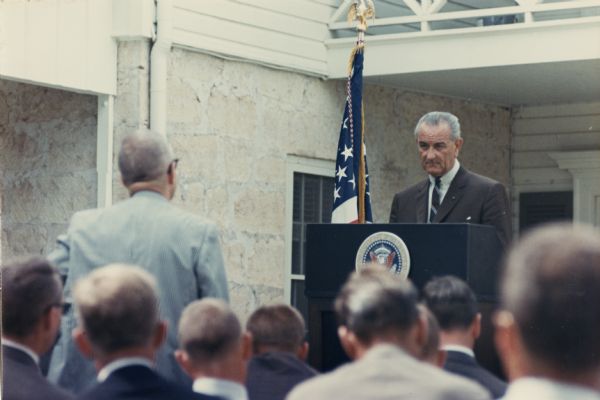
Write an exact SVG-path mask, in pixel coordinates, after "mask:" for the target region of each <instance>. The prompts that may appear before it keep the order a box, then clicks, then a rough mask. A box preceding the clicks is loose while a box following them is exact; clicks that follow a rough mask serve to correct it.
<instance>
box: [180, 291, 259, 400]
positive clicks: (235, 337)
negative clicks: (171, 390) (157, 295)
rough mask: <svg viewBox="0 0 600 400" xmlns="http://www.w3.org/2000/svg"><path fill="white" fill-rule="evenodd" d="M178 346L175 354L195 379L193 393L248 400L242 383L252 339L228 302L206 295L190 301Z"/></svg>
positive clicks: (181, 320) (227, 399) (182, 317)
mask: <svg viewBox="0 0 600 400" xmlns="http://www.w3.org/2000/svg"><path fill="white" fill-rule="evenodd" d="M179 347H180V348H179V349H178V350H177V351H176V352H175V357H176V359H177V361H178V362H179V365H181V368H183V370H184V371H185V372H186V373H187V374H188V375H189V376H190V377H191V378H192V379H194V384H193V390H194V391H195V392H197V393H202V394H206V395H211V396H217V397H221V398H223V399H226V400H248V393H247V391H246V388H245V387H244V382H245V381H246V364H247V362H248V358H249V357H250V354H251V339H250V336H249V335H247V334H245V333H243V332H242V328H241V326H240V322H239V321H238V319H237V317H236V315H235V314H234V312H233V311H232V310H231V308H230V307H229V306H228V305H227V303H225V302H224V301H222V300H219V299H214V298H206V299H202V300H197V301H194V302H192V303H191V304H189V305H188V306H187V307H186V308H185V309H184V310H183V313H182V314H181V318H180V320H179Z"/></svg>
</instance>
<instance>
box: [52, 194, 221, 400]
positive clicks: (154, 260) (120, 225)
mask: <svg viewBox="0 0 600 400" xmlns="http://www.w3.org/2000/svg"><path fill="white" fill-rule="evenodd" d="M58 243H59V246H58V248H57V250H55V251H54V252H53V253H52V254H50V256H49V258H50V260H51V261H53V262H54V263H55V264H56V265H57V266H58V267H59V269H60V270H61V273H63V274H66V281H65V289H64V297H65V301H66V302H67V303H70V302H71V301H72V290H73V286H74V284H75V282H76V281H77V280H78V279H79V278H81V277H83V276H85V275H87V274H88V273H89V272H91V271H92V270H93V269H94V268H97V267H100V266H104V265H106V264H109V263H115V262H119V263H129V264H134V265H138V266H140V267H142V268H144V269H145V270H147V271H149V272H150V273H152V274H153V275H154V276H155V278H156V280H157V282H158V289H159V296H160V311H161V317H162V318H163V319H165V320H166V321H167V322H168V333H167V340H166V343H165V344H164V345H163V346H162V348H161V350H160V351H159V353H158V355H157V369H158V371H159V372H160V373H161V374H162V375H164V376H165V377H167V378H169V379H171V380H175V381H179V382H182V383H190V385H191V381H190V380H188V378H187V377H186V376H185V374H184V373H183V371H181V369H180V368H179V366H178V365H177V362H176V361H175V358H174V356H173V352H174V350H175V349H176V348H177V324H178V321H179V317H180V315H181V312H182V310H183V309H184V308H185V306H186V305H188V304H189V303H191V302H192V301H194V300H196V299H200V298H203V297H218V298H222V299H225V300H228V297H229V296H228V289H227V280H226V275H225V269H224V266H223V257H222V253H221V248H220V246H219V240H218V233H217V230H216V228H215V226H214V225H212V224H209V223H206V222H204V221H203V220H201V219H200V217H198V216H196V215H194V214H191V213H189V212H186V211H183V210H181V209H179V208H177V207H175V206H174V205H172V204H171V203H169V201H168V200H167V199H165V198H164V197H163V196H162V195H160V194H159V193H156V192H151V191H141V192H137V193H135V194H134V195H133V196H132V197H131V198H129V199H127V200H125V201H122V202H120V203H117V204H115V205H113V206H112V207H108V208H104V209H94V210H86V211H81V212H78V213H76V214H75V215H74V216H73V218H72V219H71V223H70V225H69V228H68V231H67V234H66V235H65V236H61V237H60V238H59V240H58ZM75 326H76V320H75V308H74V307H69V309H68V311H67V312H66V314H65V315H64V316H63V320H62V326H61V337H60V339H59V341H58V343H57V345H56V346H55V348H54V351H53V353H52V359H51V361H50V369H49V372H48V378H49V379H50V380H51V381H53V382H56V383H57V384H59V385H60V386H62V387H65V388H67V389H69V390H71V391H73V392H76V393H79V392H81V391H82V390H84V389H85V388H88V387H90V386H91V385H92V384H94V383H95V382H96V371H95V369H94V367H93V364H92V362H91V361H89V360H86V359H84V358H83V357H82V356H81V355H80V353H79V352H78V351H77V349H76V347H75V345H74V343H73V341H72V339H71V332H72V330H73V328H75Z"/></svg>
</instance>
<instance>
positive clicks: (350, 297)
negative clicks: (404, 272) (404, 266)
mask: <svg viewBox="0 0 600 400" xmlns="http://www.w3.org/2000/svg"><path fill="white" fill-rule="evenodd" d="M417 301H418V293H417V289H416V288H415V287H414V286H413V284H412V283H411V282H410V281H408V280H402V279H401V278H399V277H397V276H395V275H393V274H391V273H389V272H388V271H387V270H383V269H380V268H375V266H370V267H367V268H365V269H363V270H362V271H361V272H358V273H354V274H352V275H351V276H350V278H349V279H348V281H347V282H346V283H345V284H344V286H343V287H342V289H341V291H340V293H339V295H338V296H337V298H336V300H335V311H336V314H337V317H338V322H339V323H340V325H344V326H345V327H346V328H348V330H350V331H351V332H353V333H354V334H355V335H356V337H357V338H358V339H359V340H361V341H362V342H363V343H369V342H371V341H372V339H374V338H377V337H380V335H386V334H390V333H393V334H398V335H403V334H405V333H407V331H408V330H409V328H411V327H412V326H413V325H414V324H415V322H416V321H417V319H418V318H419V311H418V309H417Z"/></svg>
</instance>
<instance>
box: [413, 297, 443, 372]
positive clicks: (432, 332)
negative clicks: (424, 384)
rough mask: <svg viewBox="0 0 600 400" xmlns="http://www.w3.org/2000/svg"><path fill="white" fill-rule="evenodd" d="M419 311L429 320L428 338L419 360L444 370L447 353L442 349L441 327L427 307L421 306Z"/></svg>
mask: <svg viewBox="0 0 600 400" xmlns="http://www.w3.org/2000/svg"><path fill="white" fill-rule="evenodd" d="M419 310H420V311H421V313H424V314H425V318H426V319H427V338H426V340H425V344H424V345H423V349H422V350H421V354H420V356H419V359H420V360H422V361H425V362H428V363H429V364H431V365H435V366H436V367H439V368H442V367H443V366H444V363H445V362H446V351H445V350H442V349H440V325H439V324H438V322H437V319H436V318H435V315H433V313H432V312H431V311H430V310H429V308H427V306H426V305H424V304H419Z"/></svg>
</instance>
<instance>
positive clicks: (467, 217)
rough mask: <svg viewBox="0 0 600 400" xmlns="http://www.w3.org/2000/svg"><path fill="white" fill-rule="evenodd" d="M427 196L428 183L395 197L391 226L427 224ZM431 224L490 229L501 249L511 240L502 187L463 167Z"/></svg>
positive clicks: (391, 213) (508, 216)
mask: <svg viewBox="0 0 600 400" xmlns="http://www.w3.org/2000/svg"><path fill="white" fill-rule="evenodd" d="M428 195H429V179H425V180H424V181H421V182H419V183H417V184H415V185H412V186H410V187H408V188H407V189H405V190H403V191H401V192H399V193H396V195H395V196H394V200H393V201H392V207H391V211H390V222H391V223H393V222H407V223H415V222H416V223H425V222H427V219H428V216H427V208H428V205H429V204H428V201H429V199H428ZM433 222H450V223H460V222H468V223H471V224H481V225H491V226H493V227H495V228H496V232H497V233H498V237H499V239H500V241H501V242H502V244H504V245H506V244H507V243H509V242H510V239H511V236H512V229H511V214H510V203H509V201H508V195H507V194H506V189H505V188H504V186H503V185H502V184H501V183H500V182H497V181H495V180H493V179H490V178H487V177H485V176H481V175H478V174H475V173H473V172H470V171H468V170H467V169H465V168H464V167H462V166H461V167H460V168H459V170H458V172H457V173H456V176H455V177H454V179H453V180H452V183H450V187H449V188H448V192H446V195H445V196H444V201H443V202H442V204H441V205H440V208H439V210H438V213H437V215H436V216H435V219H434V220H433Z"/></svg>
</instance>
